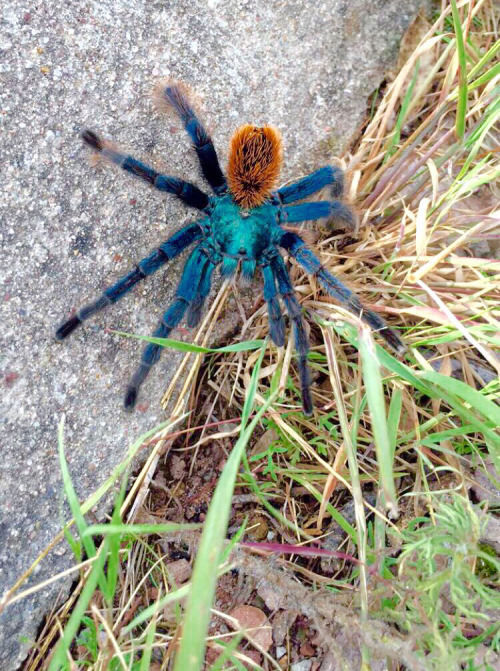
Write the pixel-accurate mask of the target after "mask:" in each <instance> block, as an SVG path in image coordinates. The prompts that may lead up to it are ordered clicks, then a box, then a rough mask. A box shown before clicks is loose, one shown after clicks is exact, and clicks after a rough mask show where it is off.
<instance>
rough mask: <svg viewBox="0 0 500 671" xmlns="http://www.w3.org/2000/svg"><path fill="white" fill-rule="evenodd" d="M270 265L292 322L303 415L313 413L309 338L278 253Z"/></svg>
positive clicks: (286, 272)
mask: <svg viewBox="0 0 500 671" xmlns="http://www.w3.org/2000/svg"><path fill="white" fill-rule="evenodd" d="M271 267H272V270H273V273H274V275H275V277H276V279H277V282H278V288H279V292H280V294H281V297H282V299H283V302H284V303H285V306H286V309H287V311H288V314H289V315H290V319H291V320H292V323H293V330H294V336H295V347H296V349H297V354H298V369H299V379H300V392H301V396H302V408H303V411H304V415H307V416H310V415H312V414H313V410H314V405H313V401H312V396H311V373H310V371H309V365H308V363H307V355H308V354H309V338H308V336H307V332H306V327H305V323H304V319H303V317H302V314H301V308H300V304H299V302H298V300H297V298H296V297H295V292H294V290H293V285H292V282H291V280H290V276H289V274H288V271H287V269H286V266H285V263H284V261H283V259H282V258H281V256H280V255H279V254H278V255H276V256H274V257H273V258H272V260H271Z"/></svg>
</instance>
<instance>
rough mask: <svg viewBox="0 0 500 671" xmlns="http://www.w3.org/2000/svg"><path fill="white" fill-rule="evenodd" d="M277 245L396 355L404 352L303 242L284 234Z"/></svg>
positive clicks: (388, 330)
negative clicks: (368, 327) (376, 334)
mask: <svg viewBox="0 0 500 671" xmlns="http://www.w3.org/2000/svg"><path fill="white" fill-rule="evenodd" d="M279 244H280V245H281V247H283V248H284V249H286V250H287V251H288V252H290V254H291V255H292V256H293V257H294V258H295V259H296V260H297V261H298V263H300V265H301V266H302V267H303V268H304V269H305V270H306V271H307V272H308V273H309V274H310V275H315V276H316V277H317V279H318V281H319V283H320V284H321V286H322V287H323V288H324V289H325V291H326V292H327V293H329V294H330V296H333V297H334V298H336V299H337V300H338V301H339V302H340V303H342V305H344V306H345V307H346V308H347V309H348V310H350V311H351V312H352V313H353V314H355V315H356V316H358V317H361V318H362V319H363V320H364V321H365V322H366V323H367V324H368V325H369V326H371V328H372V329H373V330H374V331H376V332H377V333H380V335H381V336H382V337H383V338H384V340H385V341H386V342H387V344H388V345H389V346H390V347H391V348H392V349H393V350H395V351H396V352H397V353H398V354H401V353H403V352H404V351H405V349H406V346H405V344H404V343H403V341H402V340H401V339H400V337H399V336H398V335H397V333H395V332H394V331H393V330H392V329H391V328H389V327H388V326H387V324H386V323H385V322H384V320H383V319H382V318H381V317H379V316H378V315H377V314H375V312H372V311H371V310H368V309H366V308H365V307H363V305H362V303H361V302H360V300H359V299H358V297H357V296H356V295H355V294H354V293H353V292H352V291H351V290H350V289H348V287H346V286H345V284H343V283H342V282H341V281H340V280H338V279H337V278H336V277H334V276H333V275H332V274H331V273H329V272H328V271H327V270H326V269H325V268H323V266H322V265H321V262H320V260H319V259H318V258H317V256H315V254H313V252H312V251H311V250H310V249H308V248H307V246H306V244H305V242H304V241H303V240H302V238H301V237H300V236H299V235H297V234H296V233H291V232H285V233H284V234H283V235H282V237H281V239H280V241H279Z"/></svg>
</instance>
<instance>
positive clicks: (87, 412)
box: [0, 0, 420, 669]
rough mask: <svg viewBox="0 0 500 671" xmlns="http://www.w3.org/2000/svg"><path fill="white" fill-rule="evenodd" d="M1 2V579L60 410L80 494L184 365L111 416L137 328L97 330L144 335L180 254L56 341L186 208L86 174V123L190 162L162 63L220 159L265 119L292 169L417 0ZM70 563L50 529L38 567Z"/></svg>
mask: <svg viewBox="0 0 500 671" xmlns="http://www.w3.org/2000/svg"><path fill="white" fill-rule="evenodd" d="M2 4H3V16H2V24H1V26H0V77H1V82H0V96H1V99H0V103H1V104H0V110H1V118H2V123H3V128H2V135H1V143H2V146H1V156H0V170H1V175H2V187H3V188H2V193H1V195H0V207H1V234H2V252H1V253H2V261H1V266H0V267H1V274H2V276H3V280H4V287H3V290H2V294H1V295H2V300H1V303H0V309H1V313H2V315H1V323H2V329H1V336H0V337H1V338H2V341H3V343H2V361H1V380H2V385H3V386H2V396H3V399H2V400H3V411H2V430H3V438H2V443H1V445H2V459H1V476H0V492H1V501H0V593H3V591H4V590H5V589H7V588H8V587H9V586H11V585H12V584H13V583H14V582H15V580H16V579H17V577H18V576H19V575H20V574H21V573H22V572H23V571H25V570H26V569H27V568H28V567H29V566H30V564H31V563H32V561H33V560H34V559H35V558H36V556H37V555H38V554H39V552H40V551H41V550H42V549H43V548H44V547H45V546H46V544H47V543H48V542H49V541H50V540H51V538H52V537H53V536H54V534H55V533H56V532H57V531H58V529H59V527H60V512H59V511H60V489H61V482H60V475H59V467H58V462H57V456H56V426H57V422H58V420H59V418H60V417H61V414H62V413H63V412H66V413H67V432H66V440H67V450H68V458H69V463H70V468H71V470H72V472H73V474H74V476H75V479H76V485H77V488H78V492H79V494H80V495H81V496H82V497H85V496H87V495H88V494H89V493H90V492H92V491H93V490H94V489H95V488H96V487H97V486H98V485H99V484H100V483H101V482H102V481H103V480H104V479H105V477H106V476H107V475H108V474H109V472H110V470H111V468H112V466H113V465H114V464H116V462H117V461H118V460H120V459H121V458H122V456H123V454H124V450H125V448H126V446H127V445H128V444H129V443H130V442H131V441H132V439H133V438H134V437H136V436H138V435H139V433H140V432H142V431H144V430H146V429H148V428H151V427H152V426H154V424H155V423H156V422H158V421H159V420H160V419H162V413H161V409H160V406H159V400H160V397H161V393H162V391H163V390H164V389H165V388H166V385H167V382H168V379H169V376H170V375H171V373H172V371H173V370H174V369H175V365H176V362H177V361H178V359H177V358H176V356H175V355H173V354H170V353H165V354H164V355H163V358H162V362H161V364H160V365H158V366H157V369H156V370H155V371H154V374H153V375H151V378H150V379H149V380H148V382H147V384H146V385H145V386H144V389H143V394H142V398H141V403H142V407H141V411H139V412H136V413H135V414H134V415H133V416H129V415H126V414H125V413H124V412H122V410H121V402H122V394H123V390H124V386H125V384H126V381H127V378H128V376H129V374H130V371H131V370H132V369H133V366H134V364H135V362H136V361H137V357H138V355H139V350H140V344H139V343H138V342H137V341H134V340H126V339H122V338H119V337H117V336H113V335H110V334H107V333H106V332H105V331H104V327H105V326H110V327H115V328H120V329H123V330H126V331H131V332H136V333H145V334H146V333H148V332H150V331H151V329H152V328H153V327H154V324H155V322H156V321H157V319H158V317H159V315H160V313H161V312H162V310H163V309H164V307H165V305H166V304H167V303H168V301H169V299H170V297H171V296H172V291H173V288H174V285H175V282H176V278H177V277H178V273H179V268H180V267H181V263H182V261H181V262H180V263H178V264H175V265H174V266H173V267H172V268H171V270H170V272H166V273H161V272H160V273H159V274H158V275H157V276H155V277H154V278H152V279H150V280H149V281H146V282H145V283H144V284H143V285H142V286H141V287H140V288H139V289H138V290H137V291H136V292H135V293H134V294H133V295H130V296H128V297H127V298H126V299H125V300H123V302H122V303H120V304H119V306H116V307H115V308H114V309H110V310H109V311H107V312H106V313H105V314H102V315H101V316H100V317H99V318H97V319H94V320H93V321H92V323H88V324H87V325H86V326H85V327H84V328H81V329H80V330H79V332H77V333H75V334H74V335H73V337H71V338H70V339H69V340H68V341H67V342H65V343H64V344H62V345H61V344H57V343H55V342H54V339H53V333H54V328H55V326H56V325H58V323H59V322H60V321H61V319H62V318H63V317H65V316H67V315H68V314H69V311H70V310H71V309H73V308H75V307H77V306H78V305H79V304H80V303H81V302H82V301H86V300H88V299H90V298H92V297H94V296H95V295H96V293H97V291H98V290H99V289H100V288H102V287H103V286H104V285H105V284H107V283H109V282H110V280H113V279H115V278H117V277H118V276H119V275H120V274H122V273H123V272H124V271H126V269H127V268H128V267H129V266H130V264H131V263H132V261H133V260H137V259H140V258H142V257H143V256H144V255H145V254H146V253H147V252H148V251H149V250H150V249H152V248H153V247H154V246H156V245H157V244H158V243H159V242H160V241H162V240H163V239H164V238H165V237H166V236H167V235H168V234H169V233H170V232H171V231H172V230H174V229H175V228H176V227H178V226H179V225H181V224H182V223H183V222H185V221H187V220H189V219H191V218H193V214H192V213H188V212H187V211H186V210H184V209H183V208H182V207H181V206H180V205H178V204H177V203H175V202H173V201H172V200H168V199H166V198H164V197H162V196H161V195H159V194H157V193H154V192H152V191H151V190H149V188H148V187H147V186H145V185H144V184H142V183H139V182H136V181H134V180H132V179H130V178H127V176H126V175H122V174H117V173H115V172H114V171H113V170H111V169H110V170H92V169H91V168H90V167H89V165H88V163H87V161H86V160H85V152H84V151H83V149H82V147H81V142H80V140H79V138H78V132H79V131H80V129H81V128H82V127H84V126H91V127H93V128H95V129H98V130H100V131H101V132H103V133H104V134H105V135H106V136H107V137H111V138H113V139H114V140H116V142H117V143H120V144H122V145H123V146H125V147H127V148H128V149H131V150H133V151H134V153H135V154H136V155H138V156H139V157H148V156H149V157H150V158H151V160H152V162H153V164H155V165H157V166H165V167H168V170H170V171H171V172H172V173H173V174H177V175H184V176H187V177H190V176H191V177H193V176H194V175H196V174H197V169H196V165H195V161H194V160H193V156H192V155H191V154H190V151H189V146H188V142H187V139H186V137H185V136H184V133H183V132H181V129H180V128H179V125H178V124H177V123H175V122H174V121H171V120H165V119H164V118H161V117H160V116H159V115H158V114H156V113H155V112H153V110H152V105H151V101H150V97H149V92H150V90H151V87H152V84H153V83H154V81H155V80H156V79H157V78H158V77H162V76H175V77H177V78H181V79H184V80H186V81H187V82H189V83H190V84H191V85H192V86H193V87H194V88H196V90H197V91H198V92H199V93H200V95H201V97H202V99H203V101H204V102H203V107H204V109H205V118H206V120H207V121H208V123H209V125H210V127H211V129H212V131H213V135H214V138H215V142H216V145H217V147H218V148H219V152H220V154H221V156H222V157H224V156H225V153H226V151H227V146H228V141H229V138H230V134H231V132H232V130H233V129H234V128H235V127H236V126H237V125H238V124H241V123H243V122H249V121H252V122H257V123H264V122H270V123H273V124H275V125H276V126H278V127H279V128H280V129H281V130H282V132H283V136H284V143H285V156H286V165H285V170H284V175H283V177H284V179H288V178H290V177H292V176H293V175H299V174H301V173H304V172H305V171H309V170H311V169H314V168H316V167H319V166H320V165H321V164H323V163H325V162H328V161H329V159H330V157H331V154H330V152H331V151H332V149H334V150H340V149H341V148H342V147H343V146H345V144H346V142H347V141H348V139H349V138H350V137H351V135H352V133H353V131H354V130H355V128H356V127H357V125H358V124H359V122H360V121H361V119H362V116H363V114H364V111H365V105H366V98H367V96H368V94H369V93H370V92H371V91H372V90H374V89H375V88H376V86H377V85H378V83H379V82H380V80H381V79H382V77H383V74H384V72H385V71H386V69H387V66H389V65H390V64H392V63H393V59H394V56H395V54H396V52H397V48H398V42H399V39H400V37H401V34H402V32H403V30H404V29H405V27H406V26H407V24H408V22H409V20H410V17H411V16H412V15H413V13H414V11H415V9H416V7H417V5H419V4H420V3H419V0H406V1H404V2H403V1H402V0H370V2H363V0H352V1H347V0H335V1H333V2H324V3H316V2H312V1H304V0H290V1H289V2H277V1H267V2H263V1H257V2H249V1H248V0H228V1H227V2H223V1H222V0H207V1H206V2H203V1H202V0H193V1H192V2H189V3H188V2H180V1H173V2H168V3H167V2H163V1H161V0H104V1H102V2H92V1H89V2H81V3H80V2H66V0H50V1H49V0H40V1H39V2H37V3H28V4H23V3H20V2H19V0H4V2H3V3H2ZM197 179H198V178H197ZM198 181H199V180H198ZM70 561H71V557H70V553H69V551H66V549H65V547H64V546H62V545H61V546H60V548H59V549H58V550H57V551H56V552H55V553H53V554H52V555H51V556H50V557H49V558H47V559H45V560H44V561H43V562H42V564H41V566H40V569H39V571H38V572H37V574H36V575H35V576H34V579H35V580H36V581H40V580H42V579H45V578H47V577H48V576H50V575H53V574H54V573H55V572H56V571H59V570H61V569H63V568H65V567H66V566H68V563H69V562H70ZM60 588H61V585H57V586H56V587H55V588H54V589H53V590H48V591H47V592H46V593H44V594H43V595H40V594H39V595H37V596H36V597H34V598H32V599H28V600H26V601H24V602H22V603H20V604H18V605H17V606H14V607H11V608H8V609H7V611H6V612H4V614H3V615H2V616H1V619H0V668H1V669H13V668H16V666H17V665H18V664H19V663H20V661H21V660H22V658H23V656H24V655H25V654H26V651H27V649H28V648H29V641H30V640H32V639H33V637H34V636H35V634H36V631H37V626H38V625H39V623H40V621H41V618H42V617H43V615H44V613H45V612H46V611H47V609H48V608H49V607H50V606H52V605H53V601H54V598H55V595H56V594H57V593H58V590H59V589H60Z"/></svg>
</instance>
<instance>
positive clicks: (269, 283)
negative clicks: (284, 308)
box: [262, 264, 285, 347]
mask: <svg viewBox="0 0 500 671" xmlns="http://www.w3.org/2000/svg"><path fill="white" fill-rule="evenodd" d="M262 276H263V278H264V299H265V301H266V302H267V312H268V315H269V333H270V335H271V338H272V341H273V342H274V344H275V345H276V346H277V347H283V345H284V344H285V322H284V320H283V315H282V314H281V306H280V302H279V299H278V293H277V291H276V280H275V277H274V275H273V271H272V270H271V266H270V265H269V264H265V265H263V266H262Z"/></svg>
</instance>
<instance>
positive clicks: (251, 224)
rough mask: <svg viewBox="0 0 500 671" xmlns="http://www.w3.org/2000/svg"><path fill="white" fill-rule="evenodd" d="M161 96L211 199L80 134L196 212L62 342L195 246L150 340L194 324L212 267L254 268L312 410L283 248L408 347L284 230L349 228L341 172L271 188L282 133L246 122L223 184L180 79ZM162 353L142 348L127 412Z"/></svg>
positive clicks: (274, 334) (277, 336)
mask: <svg viewBox="0 0 500 671" xmlns="http://www.w3.org/2000/svg"><path fill="white" fill-rule="evenodd" d="M161 100H162V101H163V104H166V105H168V106H169V107H170V109H172V110H173V111H174V112H176V113H177V114H178V115H179V117H180V119H181V120H182V122H183V124H184V126H185V129H186V131H187V132H188V134H189V136H190V138H191V141H192V143H193V146H194V149H195V151H196V153H197V155H198V159H199V162H200V165H201V170H202V172H203V175H204V177H205V179H206V180H207V182H208V183H209V184H210V186H211V187H212V190H213V193H214V195H210V196H209V195H207V194H205V193H204V192H203V191H201V190H200V189H199V188H198V187H197V186H195V185H194V184H191V183H190V182H185V181H184V180H181V179H178V178H176V177H170V176H167V175H162V174H159V173H158V172H156V171H155V170H153V169H152V168H150V167H148V166H147V165H144V164H143V163H141V162H139V161H137V160H136V159H134V158H132V157H131V156H128V155H126V154H123V153H121V152H120V151H118V150H117V149H116V148H114V147H113V145H112V144H110V143H109V142H107V141H105V140H103V139H101V138H100V137H98V136H97V135H96V134H95V133H94V132H92V131H90V130H85V131H84V132H83V134H82V138H83V140H84V142H86V144H87V145H89V146H90V147H91V148H92V149H93V150H94V152H97V153H99V154H100V155H101V157H103V158H104V159H107V160H108V161H110V162H111V163H114V164H116V165H119V166H120V167H121V168H123V170H125V171H127V172H129V173H131V174H132V175H135V176H136V177H140V178H141V179H143V180H145V181H146V182H149V183H150V184H151V185H152V186H154V187H155V188H156V189H158V190H159V191H166V192H167V193H172V194H174V195H175V196H177V197H178V198H179V199H180V200H182V201H183V202H184V203H185V204H186V205H189V206H190V207H194V208H196V209H198V210H200V211H201V212H202V216H201V218H200V219H198V220H197V221H195V222H193V223H191V224H188V225H187V226H184V228H181V229H180V230H178V231H177V232H176V233H174V234H173V235H172V236H171V237H170V238H168V239H167V240H166V241H165V242H164V243H163V244H161V245H160V246H159V247H158V249H156V250H155V251H154V252H153V253H152V254H150V256H148V257H146V258H145V259H143V260H142V261H140V262H139V263H138V264H137V266H136V267H135V268H133V270H131V271H130V272H129V273H128V274H127V275H125V276H124V277H123V278H122V279H120V280H118V282H116V284H114V285H113V286H111V287H109V288H108V289H105V291H104V292H103V293H102V295H101V296H100V297H99V298H98V299H97V300H96V301H94V302H93V303H89V304H88V305H85V306H84V307H82V308H81V309H80V310H79V311H78V312H77V313H76V314H75V315H74V316H72V317H71V318H70V319H68V320H67V321H66V322H65V323H64V324H62V325H61V326H60V327H59V328H58V330H57V332H56V337H57V339H58V340H62V339H64V338H66V337H67V336H68V335H69V334H70V333H71V332H72V331H73V330H74V329H75V328H76V327H77V326H78V325H79V324H81V323H82V322H83V321H84V320H85V319H88V317H91V316H92V315H94V314H95V313H96V312H98V311H99V310H102V309H103V308H105V307H106V306H107V305H110V304H112V303H115V302H116V301H117V300H119V299H120V298H121V297H122V296H124V295H125V294H126V293H127V292H128V291H130V289H132V287H134V286H135V285H136V284H137V283H138V282H140V281H141V280H142V279H144V278H145V277H147V276H148V275H151V274H152V273H154V272H155V271H156V270H158V268H160V266H162V265H163V264H165V263H166V262H167V261H170V260H171V259H173V258H175V257H176V256H178V255H179V254H180V253H181V252H182V251H184V250H185V249H186V248H187V247H188V246H189V245H192V244H194V245H195V247H194V249H193V251H192V252H191V254H190V256H189V258H188V260H187V262H186V265H185V266H184V271H183V273H182V277H181V280H180V283H179V286H178V288H177V293H176V296H175V300H174V302H173V303H172V304H171V305H170V307H169V308H168V310H167V311H166V312H165V314H164V315H163V319H162V320H161V322H160V324H159V326H158V328H157V329H156V331H155V332H154V334H153V335H154V336H155V337H157V338H166V337H167V336H168V335H169V334H170V332H171V331H172V330H173V329H174V328H175V327H176V326H177V325H178V324H179V322H180V321H181V319H182V318H183V317H184V315H185V314H186V317H187V324H188V326H190V327H193V326H196V324H197V323H198V321H199V319H200V316H201V311H202V308H203V304H204V302H205V299H206V298H207V296H208V294H209V292H210V284H211V279H212V274H213V271H214V269H215V268H216V266H218V265H219V264H220V265H221V272H222V274H223V275H226V276H230V275H233V274H234V273H235V272H236V270H237V269H238V267H241V272H242V274H243V275H244V276H245V277H247V278H252V277H254V275H255V273H256V270H257V268H258V269H259V270H260V273H261V274H262V277H263V282H264V299H265V300H266V302H267V309H268V313H269V328H270V335H271V338H272V340H273V342H274V343H275V344H276V345H277V346H278V347H282V346H283V345H284V342H285V325H284V320H283V315H282V312H281V305H280V300H279V299H280V298H281V300H282V301H283V303H284V305H285V308H286V310H287V312H288V314H289V317H290V320H291V322H292V324H293V330H294V334H295V345H296V349H297V353H298V371H299V377H300V383H301V392H302V404H303V409H304V412H305V413H306V414H311V413H312V411H313V403H312V398H311V392H310V374H309V369H308V364H307V356H308V351H309V341H308V337H307V333H306V328H305V326H304V318H303V316H302V311H301V307H300V304H299V302H298V301H297V298H296V296H295V293H294V289H293V285H292V282H291V280H290V275H289V274H288V270H287V267H286V265H285V261H284V260H283V256H282V255H281V253H280V249H282V250H284V251H286V252H287V253H288V254H290V255H291V256H293V257H294V258H295V259H296V261H297V262H298V263H299V264H300V265H301V266H303V268H304V269H305V270H306V271H307V272H308V273H310V274H311V275H314V276H315V277H316V278H317V280H318V281H319V283H320V285H321V286H322V287H323V289H324V290H325V291H326V292H327V293H329V294H330V295H331V296H333V297H334V298H335V299H337V300H338V301H339V302H340V303H342V305H344V306H345V307H347V308H348V309H349V310H351V311H352V312H353V313H354V314H356V315H358V316H360V317H362V319H364V321H365V322H367V323H368V324H369V325H370V326H371V327H372V328H373V329H374V330H375V331H378V333H380V335H381V336H382V337H383V338H384V339H385V340H386V342H387V343H388V344H389V345H390V346H391V347H392V348H393V349H394V350H396V351H397V352H400V351H402V350H403V349H404V345H403V343H402V341H401V340H400V338H399V337H398V335H397V334H396V333H395V332H394V331H392V330H391V329H390V328H389V327H388V326H387V325H386V324H385V322H384V321H383V320H382V319H381V318H380V317H379V316H378V315H377V314H375V313H374V312H372V311H370V310H367V309H366V308H364V307H363V306H362V304H361V303H360V301H359V300H358V298H357V297H356V296H355V295H354V294H353V293H352V291H350V290H349V289H348V288H347V287H346V286H344V284H343V283H342V282H340V280H338V279H337V278H335V277H334V276H333V275H332V274H331V273H329V272H328V271H327V270H326V269H325V268H324V267H323V265H322V264H321V261H320V260H319V259H318V258H317V257H316V256H315V255H314V254H313V252H312V251H311V250H310V249H308V248H307V247H306V245H305V243H304V241H303V240H302V238H301V237H300V236H299V235H298V234H297V233H296V232H294V231H292V230H289V229H288V230H287V225H289V224H295V223H298V222H302V221H309V220H314V219H319V218H322V217H329V216H335V217H336V218H337V219H340V220H343V221H344V222H345V223H346V224H352V222H353V214H352V212H351V210H350V209H349V207H348V206H347V205H345V204H344V203H342V202H341V201H340V200H339V198H341V197H342V192H343V173H342V171H341V170H340V169H339V168H337V167H332V166H326V167H323V168H320V169H319V170H317V171H316V172H314V173H312V174H311V175H308V176H307V177H304V178H303V179H301V180H299V181H298V182H295V183H294V184H291V185H290V186H285V187H283V188H281V189H277V190H273V189H275V188H276V183H277V180H278V176H279V172H280V167H281V163H282V143H281V137H280V134H279V132H278V131H277V130H276V129H275V128H273V127H271V126H263V127H258V126H252V125H245V126H242V127H240V128H238V129H237V130H236V132H235V133H234V135H233V138H232V140H231V150H230V154H229V162H228V169H227V180H226V177H225V176H224V174H223V172H222V170H221V168H220V166H219V161H218V159H217V154H216V152H215V148H214V146H213V143H212V140H211V139H210V137H209V135H208V134H207V131H206V130H205V128H204V127H203V125H202V124H201V123H200V121H199V120H198V118H197V116H196V114H195V112H194V110H193V107H192V105H191V103H190V102H189V98H188V96H187V94H186V91H185V88H184V86H183V85H181V84H178V83H170V84H167V85H165V86H164V87H162V89H161ZM327 186H329V187H330V192H331V197H332V199H331V200H323V201H316V202H309V203H301V204H298V205H290V203H294V202H295V201H299V200H302V199H304V198H307V197H308V196H310V195H311V194H313V193H315V192H317V191H319V190H320V189H322V188H323V187H327ZM160 352H161V346H160V345H157V344H154V343H148V344H147V345H146V347H145V348H144V351H143V354H142V360H141V363H140V365H139V367H138V368H137V370H136V371H135V373H134V375H133V377H132V379H131V381H130V384H129V386H128V388H127V392H126V395H125V408H126V409H128V410H132V409H133V407H134V405H135V403H136V400H137V395H138V392H139V388H140V386H141V384H142V383H143V382H144V380H145V379H146V376H147V375H148V373H149V371H150V369H151V367H152V366H153V364H155V363H156V362H157V361H158V359H159V357H160Z"/></svg>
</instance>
